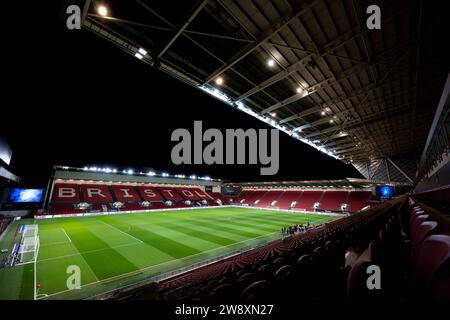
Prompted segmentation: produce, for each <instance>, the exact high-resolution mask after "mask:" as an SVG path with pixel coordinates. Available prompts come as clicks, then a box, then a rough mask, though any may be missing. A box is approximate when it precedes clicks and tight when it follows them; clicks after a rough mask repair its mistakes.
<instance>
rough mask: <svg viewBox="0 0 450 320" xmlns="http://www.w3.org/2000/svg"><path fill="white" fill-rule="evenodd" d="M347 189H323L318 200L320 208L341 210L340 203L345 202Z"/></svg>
mask: <svg viewBox="0 0 450 320" xmlns="http://www.w3.org/2000/svg"><path fill="white" fill-rule="evenodd" d="M347 196H348V192H347V191H325V192H324V195H323V197H322V200H321V201H320V209H322V210H331V211H341V205H342V204H343V203H346V202H347Z"/></svg>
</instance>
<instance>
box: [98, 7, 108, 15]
mask: <svg viewBox="0 0 450 320" xmlns="http://www.w3.org/2000/svg"><path fill="white" fill-rule="evenodd" d="M97 12H98V14H99V15H101V16H102V17H106V16H107V15H108V9H107V8H106V7H105V6H99V7H98V8H97Z"/></svg>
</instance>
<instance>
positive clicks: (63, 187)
mask: <svg viewBox="0 0 450 320" xmlns="http://www.w3.org/2000/svg"><path fill="white" fill-rule="evenodd" d="M53 202H71V203H76V202H80V190H79V188H78V185H77V184H69V183H55V186H54V188H53Z"/></svg>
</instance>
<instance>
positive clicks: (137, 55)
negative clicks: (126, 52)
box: [134, 52, 143, 60]
mask: <svg viewBox="0 0 450 320" xmlns="http://www.w3.org/2000/svg"><path fill="white" fill-rule="evenodd" d="M134 56H135V57H136V58H138V59H139V60H141V59H142V58H143V56H142V54H140V53H138V52H136V53H135V55H134Z"/></svg>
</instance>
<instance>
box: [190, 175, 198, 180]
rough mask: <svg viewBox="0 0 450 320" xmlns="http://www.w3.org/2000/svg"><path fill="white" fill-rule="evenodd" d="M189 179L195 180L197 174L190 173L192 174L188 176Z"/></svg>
mask: <svg viewBox="0 0 450 320" xmlns="http://www.w3.org/2000/svg"><path fill="white" fill-rule="evenodd" d="M189 179H192V180H197V176H196V175H192V176H190V177H189Z"/></svg>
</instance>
